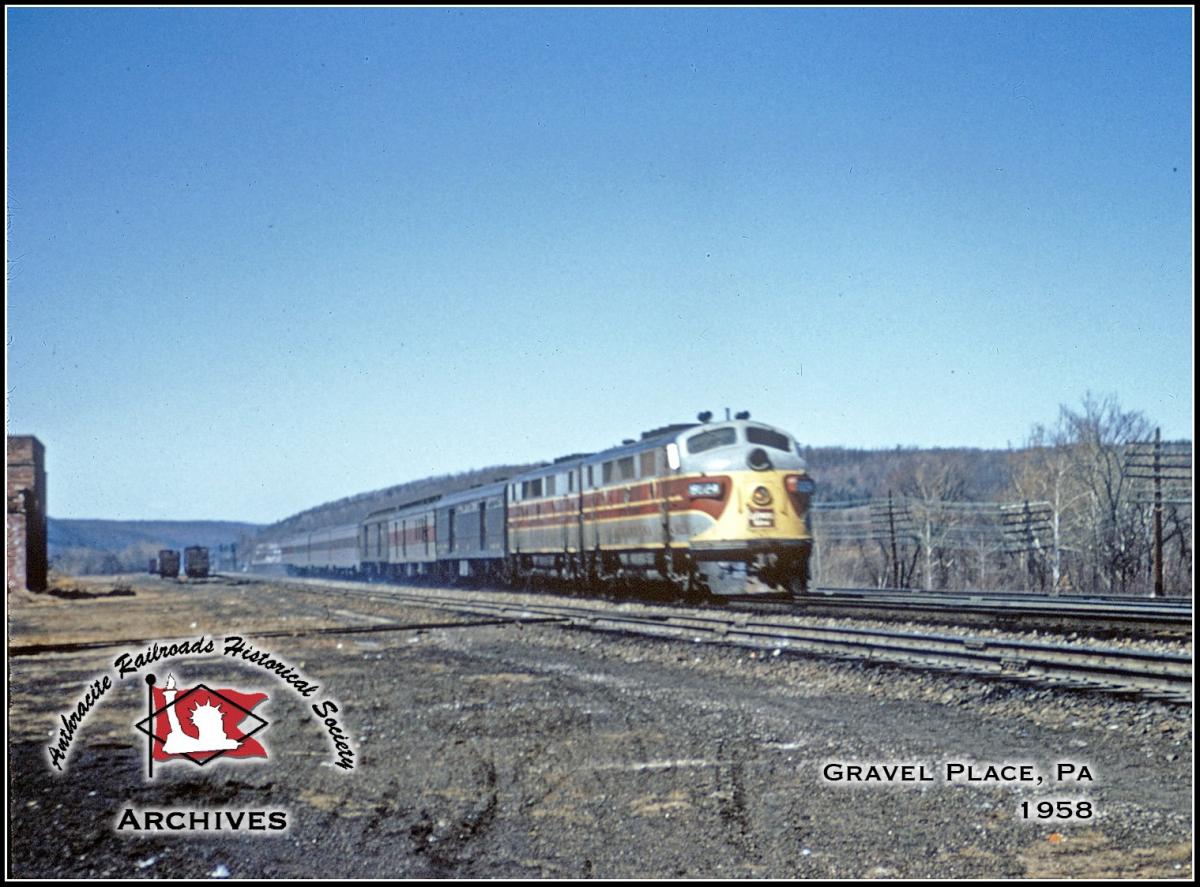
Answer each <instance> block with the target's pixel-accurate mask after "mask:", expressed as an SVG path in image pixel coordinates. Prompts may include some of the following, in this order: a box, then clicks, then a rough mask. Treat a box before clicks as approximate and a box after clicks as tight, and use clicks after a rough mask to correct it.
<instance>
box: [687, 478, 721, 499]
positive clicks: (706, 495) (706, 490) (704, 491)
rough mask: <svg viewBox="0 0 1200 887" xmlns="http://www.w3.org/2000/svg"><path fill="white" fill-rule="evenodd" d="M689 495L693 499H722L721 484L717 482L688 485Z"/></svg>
mask: <svg viewBox="0 0 1200 887" xmlns="http://www.w3.org/2000/svg"><path fill="white" fill-rule="evenodd" d="M688 495H689V496H691V497H692V498H693V499H720V498H721V484H720V483H719V482H718V481H715V480H711V481H705V482H703V483H697V484H688Z"/></svg>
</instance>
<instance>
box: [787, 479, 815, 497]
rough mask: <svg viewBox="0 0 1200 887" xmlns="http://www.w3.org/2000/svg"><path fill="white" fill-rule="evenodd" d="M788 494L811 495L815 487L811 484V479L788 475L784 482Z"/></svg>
mask: <svg viewBox="0 0 1200 887" xmlns="http://www.w3.org/2000/svg"><path fill="white" fill-rule="evenodd" d="M784 484H785V485H786V486H787V491H788V492H789V493H808V494H809V495H812V493H813V492H814V491H815V490H816V489H817V485H816V484H815V483H813V479H812V478H811V477H804V476H802V475H799V474H789V475H788V476H787V480H785V481H784Z"/></svg>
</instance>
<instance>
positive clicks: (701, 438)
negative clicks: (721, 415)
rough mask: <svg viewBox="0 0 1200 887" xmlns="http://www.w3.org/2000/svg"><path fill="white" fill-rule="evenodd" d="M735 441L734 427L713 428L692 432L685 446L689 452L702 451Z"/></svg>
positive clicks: (724, 445) (735, 431)
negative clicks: (696, 432)
mask: <svg viewBox="0 0 1200 887" xmlns="http://www.w3.org/2000/svg"><path fill="white" fill-rule="evenodd" d="M734 443H737V429H736V428H714V429H713V430H712V431H701V432H700V433H699V434H693V435H692V436H691V437H689V438H688V442H687V448H688V452H689V453H693V454H695V453H703V452H704V451H705V450H713V449H716V448H717V447H727V446H729V445H730V444H734Z"/></svg>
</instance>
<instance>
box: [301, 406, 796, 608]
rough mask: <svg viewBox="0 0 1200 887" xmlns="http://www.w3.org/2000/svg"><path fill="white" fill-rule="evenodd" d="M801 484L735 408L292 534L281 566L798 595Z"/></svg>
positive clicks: (764, 430) (778, 449)
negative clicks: (727, 416) (723, 415)
mask: <svg viewBox="0 0 1200 887" xmlns="http://www.w3.org/2000/svg"><path fill="white" fill-rule="evenodd" d="M701 418H702V419H707V418H708V417H707V415H702V416H701ZM813 489H814V484H813V481H812V479H811V478H810V477H809V476H808V472H807V470H806V467H805V463H804V460H803V459H802V458H801V456H800V450H799V445H798V444H797V443H796V441H795V440H794V439H793V438H792V437H791V436H790V435H788V434H786V433H785V432H783V431H780V430H779V429H777V428H773V427H771V426H769V425H764V424H762V423H758V422H751V421H749V419H748V414H739V418H737V419H735V420H727V421H724V422H708V421H702V422H701V423H699V424H695V423H688V424H680V425H668V426H665V427H663V428H657V429H655V430H653V431H648V432H646V433H644V434H643V435H642V436H641V439H640V440H637V441H633V440H627V441H625V442H624V443H623V444H622V445H621V446H619V447H614V448H612V449H608V450H604V451H603V452H598V453H592V454H586V455H585V454H576V455H572V456H563V457H562V458H559V459H556V460H555V461H554V462H553V464H550V465H545V466H542V467H539V468H536V469H533V470H531V471H528V472H526V473H524V474H521V475H518V476H516V477H511V478H508V479H507V480H504V481H502V482H497V483H493V484H488V485H484V486H478V487H474V488H472V489H469V490H465V491H462V492H457V493H452V494H448V495H443V496H436V497H433V498H427V499H422V500H420V501H415V502H407V503H403V504H400V505H397V506H394V507H391V508H385V509H381V510H379V511H375V512H372V513H371V514H368V515H367V516H366V517H365V518H364V519H363V520H361V521H360V522H358V523H355V524H347V525H343V526H339V527H332V528H328V529H323V530H314V531H311V532H306V533H299V534H295V535H292V536H290V537H288V538H286V539H283V540H282V541H281V542H280V560H281V562H282V563H283V564H284V565H286V567H287V570H288V572H289V573H291V574H293V575H344V576H358V577H362V578H366V579H394V580H405V581H411V580H422V579H425V580H429V581H436V582H491V581H499V582H504V583H507V584H512V585H516V584H521V583H524V582H525V581H527V580H528V579H530V578H531V577H535V576H543V577H554V578H556V579H557V580H558V581H560V582H565V583H571V584H580V585H582V584H587V585H592V586H594V585H598V584H601V583H605V582H617V581H623V580H641V581H649V582H667V583H670V584H671V585H673V586H675V587H676V588H679V589H681V590H686V591H688V592H690V593H693V594H742V593H754V592H771V591H776V592H777V591H787V592H790V593H792V594H802V593H803V592H804V591H806V590H807V587H808V575H809V570H808V561H809V555H810V553H811V550H812V533H811V527H810V524H809V501H810V499H811V496H812V493H813Z"/></svg>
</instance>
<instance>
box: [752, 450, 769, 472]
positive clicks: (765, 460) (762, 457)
mask: <svg viewBox="0 0 1200 887" xmlns="http://www.w3.org/2000/svg"><path fill="white" fill-rule="evenodd" d="M746 464H747V465H749V466H750V467H751V468H753V469H754V470H755V471H766V470H767V469H768V468H770V467H771V457H770V456H768V455H767V451H766V450H764V449H763V448H762V447H755V448H754V449H752V450H751V451H750V454H749V455H748V456H747V457H746Z"/></svg>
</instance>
